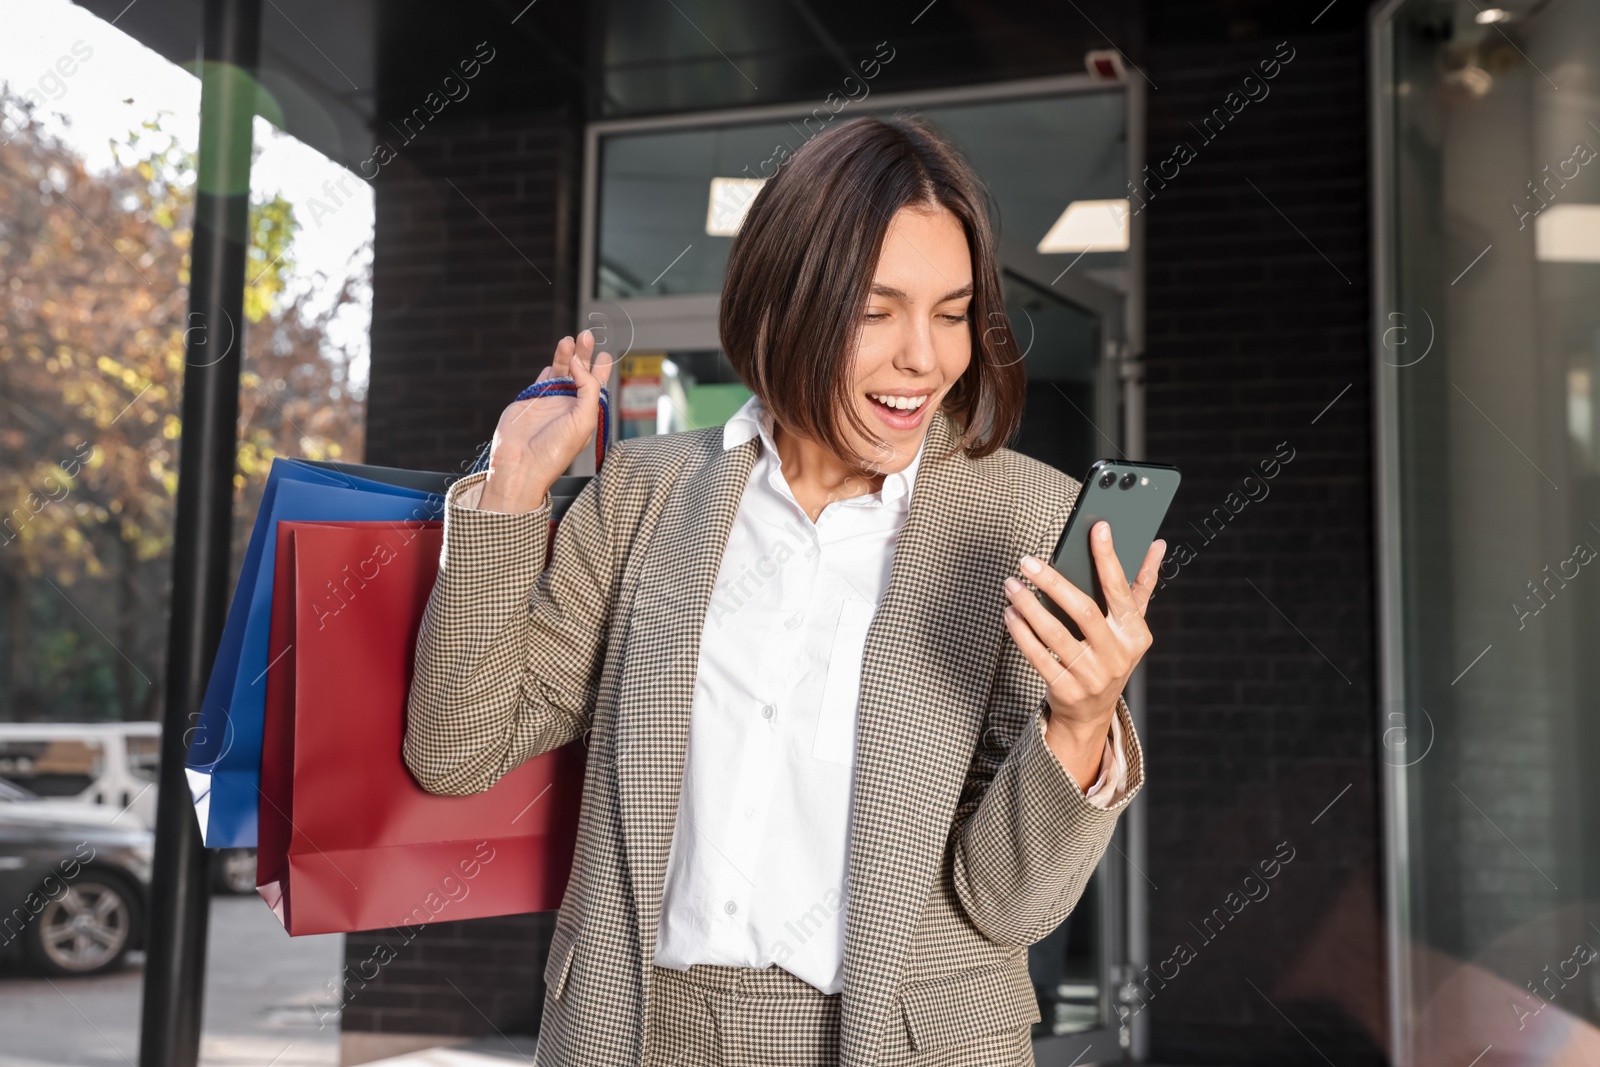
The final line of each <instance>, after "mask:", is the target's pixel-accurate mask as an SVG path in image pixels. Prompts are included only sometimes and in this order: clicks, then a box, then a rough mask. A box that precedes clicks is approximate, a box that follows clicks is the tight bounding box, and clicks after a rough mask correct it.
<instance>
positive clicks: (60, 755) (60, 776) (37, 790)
mask: <svg viewBox="0 0 1600 1067" xmlns="http://www.w3.org/2000/svg"><path fill="white" fill-rule="evenodd" d="M160 764H161V724H160V723H158V722H108V723H51V722H16V723H0V778H6V779H9V780H10V781H12V782H15V783H16V784H17V785H19V786H21V787H23V788H24V789H26V790H28V791H29V792H31V793H34V794H36V795H37V796H39V797H41V798H43V799H42V801H41V803H44V804H46V805H54V806H60V805H70V806H71V810H72V811H75V812H79V813H83V812H86V811H87V812H90V813H92V812H93V811H94V810H95V809H99V810H100V811H102V812H103V814H104V815H105V817H106V819H107V820H108V821H111V820H114V824H115V825H116V826H119V827H127V826H134V827H138V828H141V829H143V828H150V827H154V826H155V822H156V794H157V788H156V782H157V781H158V778H159V774H158V771H159V768H160ZM35 810H42V809H35ZM93 818H95V816H94V815H92V814H88V815H87V816H86V819H87V820H89V821H92V820H93ZM217 853H218V854H217V855H215V856H213V857H212V862H211V871H212V883H213V886H214V888H216V889H218V890H221V891H224V892H230V893H254V892H255V885H256V850H255V849H253V848H228V849H219V850H217Z"/></svg>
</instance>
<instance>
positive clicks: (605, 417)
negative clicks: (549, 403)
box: [467, 378, 611, 474]
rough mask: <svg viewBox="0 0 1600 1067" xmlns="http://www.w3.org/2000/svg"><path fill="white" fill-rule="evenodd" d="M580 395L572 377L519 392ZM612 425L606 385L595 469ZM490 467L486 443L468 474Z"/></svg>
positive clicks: (534, 395)
mask: <svg viewBox="0 0 1600 1067" xmlns="http://www.w3.org/2000/svg"><path fill="white" fill-rule="evenodd" d="M577 395H578V383H577V382H575V381H573V380H572V379H571V378H546V379H545V380H544V381H542V382H534V383H533V384H532V385H530V386H528V387H527V388H526V389H524V390H523V391H522V392H520V393H518V394H517V400H518V401H522V400H534V399H536V398H538V397H545V396H570V397H576V396H577ZM610 427H611V396H610V394H609V393H607V392H606V387H605V386H603V385H602V386H601V387H600V424H599V426H597V427H596V428H595V433H594V469H595V470H599V469H600V464H602V463H604V462H605V459H606V440H607V437H608V432H609V430H610ZM488 469H489V445H487V444H486V445H484V446H483V448H482V450H481V451H479V453H478V458H477V459H475V460H473V462H472V468H471V469H470V470H468V471H467V473H468V474H478V473H481V472H482V471H486V470H488Z"/></svg>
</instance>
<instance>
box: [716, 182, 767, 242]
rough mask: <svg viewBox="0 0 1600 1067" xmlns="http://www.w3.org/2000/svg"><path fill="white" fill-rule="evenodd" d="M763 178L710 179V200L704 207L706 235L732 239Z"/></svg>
mask: <svg viewBox="0 0 1600 1067" xmlns="http://www.w3.org/2000/svg"><path fill="white" fill-rule="evenodd" d="M765 184H767V180H766V179H765V178H712V179H711V200H710V202H709V203H708V204H707V205H706V233H708V234H709V235H711V236H712V237H732V236H733V235H734V234H736V233H738V232H739V227H740V226H742V225H743V224H744V216H745V212H747V211H749V210H750V204H751V203H752V202H753V201H754V200H755V198H756V194H757V193H759V192H760V191H761V187H762V186H763V185H765Z"/></svg>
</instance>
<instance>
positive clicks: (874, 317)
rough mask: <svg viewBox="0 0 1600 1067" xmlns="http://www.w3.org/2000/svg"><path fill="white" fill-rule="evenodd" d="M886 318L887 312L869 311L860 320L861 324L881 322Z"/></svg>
mask: <svg viewBox="0 0 1600 1067" xmlns="http://www.w3.org/2000/svg"><path fill="white" fill-rule="evenodd" d="M888 317H889V313H888V312H887V311H869V312H867V313H866V314H865V315H863V316H861V319H862V321H863V322H882V321H883V320H884V319H886V318H888Z"/></svg>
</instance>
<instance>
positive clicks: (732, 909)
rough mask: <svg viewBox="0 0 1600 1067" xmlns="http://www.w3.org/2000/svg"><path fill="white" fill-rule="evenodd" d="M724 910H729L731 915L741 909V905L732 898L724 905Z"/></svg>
mask: <svg viewBox="0 0 1600 1067" xmlns="http://www.w3.org/2000/svg"><path fill="white" fill-rule="evenodd" d="M722 910H723V911H725V912H727V913H728V914H729V915H732V914H733V913H734V912H736V911H738V910H739V905H737V904H735V903H734V902H733V901H731V900H730V901H728V902H727V903H726V904H724V905H723V906H722Z"/></svg>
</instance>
